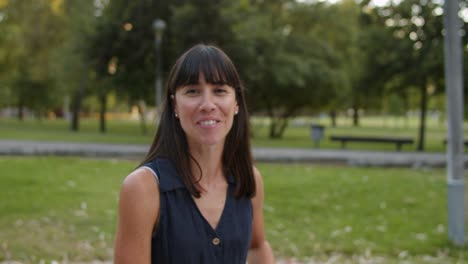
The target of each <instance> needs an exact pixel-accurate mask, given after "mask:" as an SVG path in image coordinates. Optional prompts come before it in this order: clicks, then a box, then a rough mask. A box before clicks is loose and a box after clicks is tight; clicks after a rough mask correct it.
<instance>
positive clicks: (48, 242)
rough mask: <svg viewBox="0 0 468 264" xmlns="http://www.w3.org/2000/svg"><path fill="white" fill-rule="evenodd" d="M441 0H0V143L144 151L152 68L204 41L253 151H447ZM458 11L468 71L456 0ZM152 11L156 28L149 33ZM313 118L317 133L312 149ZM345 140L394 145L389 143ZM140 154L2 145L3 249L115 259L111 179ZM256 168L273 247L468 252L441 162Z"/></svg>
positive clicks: (157, 71) (313, 252) (375, 253)
mask: <svg viewBox="0 0 468 264" xmlns="http://www.w3.org/2000/svg"><path fill="white" fill-rule="evenodd" d="M442 5H443V1H438V0H408V1H398V2H374V1H352V0H342V1H338V2H328V1H294V0H270V1H267V0H264V1H260V0H258V1H254V0H250V1H249V0H236V1H227V0H224V1H214V0H193V1H182V0H178V1H177V0H173V1H165V0H157V1H156V0H139V1H124V0H82V1H71V0H34V1H33V0H29V1H27V0H0V32H1V33H0V139H1V140H37V141H73V142H96V143H98V142H99V143H103V142H104V143H126V144H142V145H148V144H150V143H151V138H152V135H153V134H154V131H155V129H156V125H157V122H156V121H157V111H156V107H155V106H156V105H157V103H158V102H159V101H158V100H160V99H159V98H158V96H157V92H156V90H157V89H156V88H155V83H158V82H157V81H156V79H159V80H161V82H162V83H164V80H165V79H166V76H167V74H168V71H169V68H170V66H171V65H172V64H173V63H174V62H175V59H176V58H177V57H178V56H179V55H180V54H181V52H183V51H184V50H186V49H187V48H189V47H191V46H192V45H194V44H196V43H207V44H215V45H217V46H219V47H221V48H222V49H223V50H225V51H226V53H227V54H229V55H230V57H231V58H232V59H233V61H234V63H235V64H236V66H237V68H238V70H239V72H240V75H241V78H242V79H243V81H244V83H245V86H246V88H247V90H248V94H247V97H248V101H249V109H250V112H251V114H252V118H251V126H252V143H253V146H254V147H275V148H291V147H294V148H310V149H312V148H314V149H317V148H318V147H320V149H337V150H339V149H340V147H341V146H340V144H339V143H337V142H332V141H330V140H329V136H330V135H362V136H364V135H367V136H385V137H388V136H399V137H409V138H412V139H414V144H410V145H405V146H404V147H403V149H402V151H403V152H431V153H442V152H445V147H446V146H445V144H444V140H445V139H446V135H447V125H446V113H445V110H446V105H445V104H446V98H445V91H446V88H445V80H444V54H443V49H444V47H443V44H444V39H443V32H444V30H443V6H442ZM459 15H460V19H461V21H462V27H463V28H462V32H461V34H462V41H463V44H462V45H463V46H462V47H463V54H464V56H463V60H464V62H465V63H464V64H465V65H467V63H466V62H467V58H468V56H467V52H468V45H467V37H466V31H467V29H468V26H467V25H468V24H467V22H468V4H467V2H466V1H461V2H460V13H459ZM156 19H159V20H160V21H164V24H165V27H161V29H160V31H159V32H157V31H155V27H154V22H155V21H156ZM159 25H160V23H159ZM464 76H468V67H464ZM467 81H468V78H466V77H465V78H464V90H465V91H464V95H465V96H464V98H463V102H466V101H467V94H468V92H467V91H466V90H467V89H468V88H467V87H468V85H467ZM156 86H157V85H156ZM466 112H467V109H466V108H465V113H466ZM312 124H314V125H317V124H320V125H322V126H324V128H325V130H324V133H325V136H324V137H323V138H322V139H321V140H320V142H319V146H317V145H316V144H315V143H314V142H313V141H312V140H311V135H310V134H311V130H310V126H311V125H312ZM467 127H468V123H466V122H465V124H464V128H465V129H466V128H467ZM347 148H348V149H353V150H360V151H361V150H362V151H392V152H394V151H395V147H394V146H393V145H388V144H368V143H349V144H348V146H347ZM137 163H138V161H135V160H122V159H119V160H116V159H105V160H103V159H96V160H90V159H81V158H76V157H75V158H64V157H61V158H60V157H27V158H25V157H21V158H20V157H2V158H1V159H0V215H1V217H0V261H10V260H15V261H19V262H21V263H41V262H42V263H52V262H54V261H55V262H63V263H68V262H72V263H73V262H77V261H88V262H89V261H93V260H100V261H109V260H111V258H112V243H113V232H114V230H115V221H116V202H117V194H118V189H119V185H120V183H121V181H122V180H123V178H124V177H125V175H127V174H128V173H129V172H130V171H131V170H132V169H133V168H134V167H135V166H136V165H137ZM258 167H259V168H260V169H261V171H262V173H263V175H264V178H265V189H266V195H267V196H266V204H265V218H266V232H267V236H268V239H269V240H270V242H271V244H272V246H273V248H274V251H275V254H276V255H277V257H278V259H281V260H284V261H287V260H290V259H294V260H295V261H303V262H307V261H309V262H310V261H315V262H327V261H328V263H464V261H465V259H466V258H468V256H467V253H468V251H467V248H466V246H463V247H455V246H453V245H452V244H451V243H450V242H449V240H448V237H447V230H446V229H447V224H446V222H447V219H446V215H447V213H446V211H447V209H446V197H447V194H446V176H445V174H446V172H445V170H444V169H443V168H431V167H427V166H417V165H415V166H412V167H410V168H387V167H383V168H382V167H376V168H374V167H371V168H369V167H354V166H346V164H325V165H324V164H320V163H318V164H317V163H314V164H267V163H260V164H258Z"/></svg>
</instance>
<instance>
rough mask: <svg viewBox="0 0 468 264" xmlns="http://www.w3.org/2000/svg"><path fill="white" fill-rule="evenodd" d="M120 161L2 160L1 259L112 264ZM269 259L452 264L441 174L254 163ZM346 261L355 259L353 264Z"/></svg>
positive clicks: (459, 255)
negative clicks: (271, 256)
mask: <svg viewBox="0 0 468 264" xmlns="http://www.w3.org/2000/svg"><path fill="white" fill-rule="evenodd" d="M135 165H136V162H131V161H123V160H91V159H80V158H57V157H31V158H10V157H3V158H1V159H0V172H1V176H0V201H1V202H0V215H1V216H2V217H1V218H0V261H2V260H5V259H14V260H18V261H21V262H23V263H38V262H39V261H40V259H44V260H49V261H50V260H57V261H62V260H64V259H66V260H73V261H81V260H83V261H86V260H96V259H100V260H109V259H111V258H112V246H113V233H114V230H115V226H116V212H117V211H116V207H117V199H118V190H119V186H120V184H121V182H122V180H123V178H124V177H125V175H127V174H128V173H129V172H130V171H131V170H132V169H133V168H134V166H135ZM258 167H259V169H260V171H261V172H262V174H263V178H264V184H265V194H266V197H265V206H264V212H265V228H266V235H267V237H268V240H269V241H270V243H271V245H272V247H273V249H274V252H275V254H276V256H278V257H284V258H287V257H295V258H298V259H301V258H307V257H309V256H313V257H314V258H327V257H329V256H331V255H336V254H339V255H342V256H344V258H348V259H354V258H355V257H356V256H365V257H370V258H372V257H378V258H383V259H384V262H379V263H399V262H400V261H403V260H408V261H411V263H428V262H426V260H427V259H428V258H432V259H436V262H431V263H455V262H456V261H458V260H459V261H464V260H466V259H467V256H468V249H467V248H466V247H464V248H462V249H457V248H455V247H453V246H451V245H450V243H449V242H448V239H447V226H446V222H447V220H446V214H447V213H446V177H445V171H444V170H441V169H427V168H426V169H403V168H385V169H384V168H360V167H348V166H330V165H327V166H321V165H299V164H288V165H285V164H263V163H262V164H258ZM351 263H353V262H351Z"/></svg>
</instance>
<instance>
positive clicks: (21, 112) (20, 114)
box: [18, 102, 24, 121]
mask: <svg viewBox="0 0 468 264" xmlns="http://www.w3.org/2000/svg"><path fill="white" fill-rule="evenodd" d="M23 119H24V106H23V103H22V102H19V103H18V120H19V121H23Z"/></svg>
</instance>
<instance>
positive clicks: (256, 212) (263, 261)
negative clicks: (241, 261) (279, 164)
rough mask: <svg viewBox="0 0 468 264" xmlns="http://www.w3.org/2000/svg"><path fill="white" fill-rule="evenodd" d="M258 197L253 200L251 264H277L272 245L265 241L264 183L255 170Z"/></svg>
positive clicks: (249, 260)
mask: <svg viewBox="0 0 468 264" xmlns="http://www.w3.org/2000/svg"><path fill="white" fill-rule="evenodd" d="M254 175H255V184H256V186H257V188H256V192H257V193H256V195H255V197H254V198H252V206H253V226H252V241H251V242H250V249H249V253H248V255H247V261H248V263H249V264H256V263H260V264H273V263H275V260H274V257H273V251H272V250H271V247H270V244H268V241H266V240H265V231H264V228H263V198H264V192H263V181H262V176H261V175H260V172H259V171H258V170H257V169H256V168H254Z"/></svg>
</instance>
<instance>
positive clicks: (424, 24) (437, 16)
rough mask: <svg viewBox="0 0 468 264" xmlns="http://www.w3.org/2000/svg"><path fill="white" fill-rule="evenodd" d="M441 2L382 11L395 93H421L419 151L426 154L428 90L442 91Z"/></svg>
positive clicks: (402, 4)
mask: <svg viewBox="0 0 468 264" xmlns="http://www.w3.org/2000/svg"><path fill="white" fill-rule="evenodd" d="M442 10H443V9H442V7H441V5H440V3H439V2H438V1H419V0H411V1H402V2H400V3H399V4H398V5H390V6H388V7H384V8H382V9H381V10H380V15H381V17H382V19H383V20H384V21H385V24H386V25H387V30H389V32H390V33H391V35H392V36H393V39H394V41H393V44H394V45H395V46H394V48H393V49H392V50H389V51H386V52H387V53H390V54H391V55H390V58H389V64H388V65H390V67H388V68H386V71H387V72H388V73H389V74H391V75H392V80H391V83H392V84H393V90H394V91H400V92H401V89H403V90H404V89H408V88H416V89H419V92H420V96H421V97H420V126H419V136H418V144H417V150H419V151H423V150H424V136H425V129H426V126H425V124H426V112H427V101H428V93H427V90H428V87H429V86H432V87H435V89H436V90H443V88H444V82H443V72H444V66H443V36H442V29H443V21H442Z"/></svg>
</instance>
